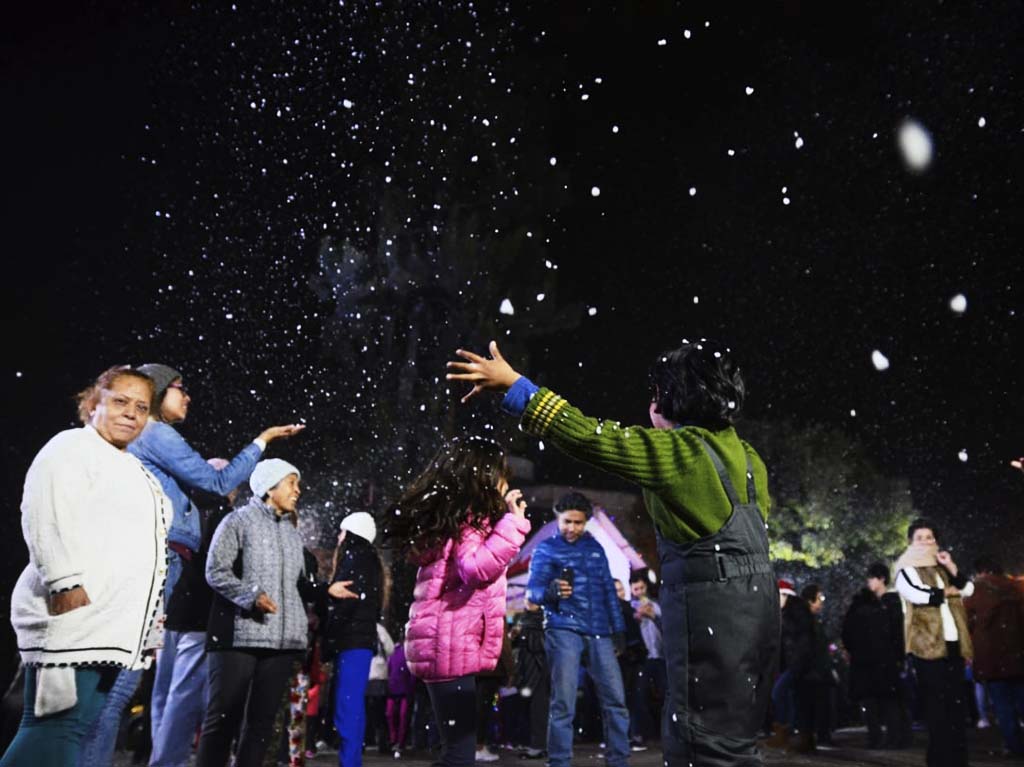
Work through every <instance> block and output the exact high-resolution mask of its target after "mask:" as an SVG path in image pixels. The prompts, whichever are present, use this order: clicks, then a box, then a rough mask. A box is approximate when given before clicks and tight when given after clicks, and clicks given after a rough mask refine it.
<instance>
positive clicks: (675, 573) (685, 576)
mask: <svg viewBox="0 0 1024 767" xmlns="http://www.w3.org/2000/svg"><path fill="white" fill-rule="evenodd" d="M701 443H702V444H703V445H704V449H705V450H706V451H707V453H708V456H709V457H710V458H711V461H712V463H714V465H715V470H716V471H717V472H718V477H719V479H720V480H721V482H722V488H723V489H724V490H725V494H726V495H727V496H728V498H729V502H730V503H731V504H732V514H731V515H730V516H729V519H728V520H727V521H726V523H725V524H724V525H723V526H722V529H721V530H719V531H718V532H716V533H714V534H712V535H709V536H707V537H705V538H701V539H699V540H696V541H693V542H691V543H686V544H680V543H674V542H672V541H669V540H666V539H664V538H663V537H662V536H661V535H660V534H659V535H658V554H659V556H660V557H661V572H662V587H661V610H662V630H663V640H664V652H665V664H666V670H667V672H668V694H667V696H666V699H665V715H664V720H663V722H662V734H663V737H662V749H663V751H664V755H665V764H666V765H667V767H708V766H713V767H724V766H725V765H730V766H731V765H760V764H762V761H761V755H760V754H759V752H758V750H757V740H756V738H757V733H758V730H759V729H760V727H761V724H762V722H763V721H764V716H765V711H766V708H767V705H768V701H769V698H770V693H771V688H772V677H773V675H774V673H775V666H776V663H777V660H778V655H779V632H780V625H779V620H780V619H779V595H778V591H777V588H776V583H775V576H774V575H773V572H772V565H771V562H770V561H769V559H768V534H767V528H766V526H765V523H764V519H763V517H762V516H761V511H760V510H759V509H758V507H757V493H756V491H755V489H754V474H753V468H752V466H751V464H750V456H749V455H748V456H747V503H741V502H740V499H739V496H738V495H737V493H736V489H735V488H734V487H733V485H732V482H731V481H730V479H729V475H728V473H727V472H726V470H725V466H724V465H723V464H722V460H721V458H719V456H718V454H717V453H716V452H715V451H714V450H713V449H712V448H711V446H710V445H708V443H707V442H705V441H704V440H701Z"/></svg>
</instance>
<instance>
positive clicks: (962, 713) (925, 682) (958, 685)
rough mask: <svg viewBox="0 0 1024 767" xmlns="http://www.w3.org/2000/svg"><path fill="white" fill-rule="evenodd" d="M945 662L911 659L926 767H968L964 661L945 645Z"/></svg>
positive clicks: (958, 652)
mask: <svg viewBox="0 0 1024 767" xmlns="http://www.w3.org/2000/svg"><path fill="white" fill-rule="evenodd" d="M946 646H947V648H949V652H947V655H946V657H945V658H938V659H936V660H924V659H923V658H918V657H915V658H914V671H915V672H916V673H917V684H918V690H919V692H920V695H921V699H922V703H924V717H925V722H926V723H927V725H928V753H927V757H926V764H927V765H928V767H967V700H966V693H967V685H965V684H964V660H963V658H961V657H960V651H959V648H958V647H957V645H956V643H952V642H947V643H946Z"/></svg>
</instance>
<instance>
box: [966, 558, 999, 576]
mask: <svg viewBox="0 0 1024 767" xmlns="http://www.w3.org/2000/svg"><path fill="white" fill-rule="evenodd" d="M974 572H976V573H992V574H993V575H1002V574H1003V573H1004V572H1005V570H1003V566H1002V565H1001V564H999V560H998V559H996V558H995V557H993V556H991V555H989V554H983V555H981V556H980V557H978V558H977V559H975V560H974Z"/></svg>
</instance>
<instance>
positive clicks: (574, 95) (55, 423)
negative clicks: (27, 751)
mask: <svg viewBox="0 0 1024 767" xmlns="http://www.w3.org/2000/svg"><path fill="white" fill-rule="evenodd" d="M722 5H724V4H706V5H701V4H691V3H686V4H679V5H677V4H673V3H667V2H630V3H609V4H606V3H593V4H590V5H588V4H584V3H577V2H561V3H557V4H553V3H514V4H509V5H499V6H492V5H491V4H487V3H483V4H474V3H467V2H451V3H425V2H408V3H392V4H369V3H354V2H351V1H350V0H345V1H344V2H334V3H330V4H327V3H308V4H307V3H290V2H289V3H285V2H276V3H248V2H238V3H236V4H234V5H232V4H229V3H224V4H217V5H216V7H214V6H213V5H209V6H207V5H206V4H203V6H202V7H199V6H195V7H193V6H189V5H187V4H184V3H161V4H157V5H156V6H154V7H152V8H148V7H143V6H142V5H141V4H140V5H128V6H118V5H115V4H96V3H81V4H75V5H71V4H68V5H67V6H66V7H65V8H63V9H54V8H39V9H35V10H26V9H25V8H21V9H19V10H16V11H12V10H8V11H7V13H6V14H5V15H6V16H7V18H6V19H5V23H4V24H3V25H2V26H3V29H2V32H0V35H2V49H0V88H2V91H0V99H2V102H0V103H2V104H3V118H2V126H3V127H2V130H3V140H2V146H3V151H4V163H3V167H4V173H3V178H4V183H3V185H2V188H3V191H2V194H3V201H2V206H0V210H2V211H3V213H2V216H3V233H4V259H3V264H4V270H5V279H4V281H3V282H4V286H3V290H4V297H3V302H2V304H3V312H4V328H5V334H4V335H5V342H6V353H5V354H4V357H3V363H2V366H0V380H2V382H3V389H4V391H5V393H6V396H5V398H4V401H5V403H6V405H5V408H4V425H5V428H4V432H5V436H6V439H5V440H4V443H3V446H4V453H3V470H4V478H5V479H6V481H7V485H8V487H10V488H12V491H11V493H10V496H11V497H10V500H9V502H8V504H7V507H8V508H7V513H6V516H5V519H6V521H5V522H4V536H3V540H4V544H3V546H4V549H3V553H4V561H5V562H6V564H5V566H4V571H3V579H4V584H5V585H4V588H3V590H4V591H5V592H9V586H10V584H12V583H13V579H14V577H16V574H17V572H18V571H19V570H20V569H21V567H22V566H23V563H24V561H25V550H24V546H23V544H22V541H21V536H20V531H19V528H18V510H17V505H18V499H19V497H20V488H21V483H22V480H23V478H24V473H25V470H26V469H27V467H28V464H29V462H30V461H31V459H32V457H33V455H34V454H35V452H36V451H37V450H38V449H39V448H40V447H41V446H42V445H43V443H44V442H45V441H46V440H47V439H48V438H49V437H50V436H52V434H54V433H55V432H57V431H58V430H60V429H63V428H66V427H68V426H69V425H71V422H72V419H73V415H74V408H73V404H72V401H71V395H72V394H73V393H74V392H75V391H77V390H78V389H80V388H82V387H83V386H85V385H86V384H87V383H88V382H89V381H90V380H91V378H92V377H93V376H94V375H95V374H96V373H98V372H99V371H100V370H101V369H103V368H105V367H107V366H108V365H111V364H114V363H120V362H132V363H141V362H149V361H163V362H167V363H169V364H172V365H174V366H175V367H177V368H179V369H180V370H182V371H183V372H184V373H185V378H186V383H187V384H188V385H189V389H190V392H191V393H192V395H193V398H194V402H193V407H192V413H191V415H190V420H189V422H188V423H187V424H186V425H185V426H184V427H183V431H184V433H185V434H186V436H187V437H188V438H189V439H191V440H192V441H193V442H194V444H196V445H197V446H198V447H199V448H201V449H202V451H203V452H204V453H205V454H208V455H210V454H217V455H227V454H228V453H230V452H231V451H233V450H237V449H238V448H239V447H241V445H242V444H243V443H244V442H245V441H247V440H249V439H251V438H252V437H254V436H255V435H256V434H257V433H258V432H259V431H260V430H261V429H262V428H264V427H265V426H268V425H271V424H272V423H278V422H290V421H293V420H297V419H304V420H305V421H306V422H307V423H308V424H309V429H308V431H307V433H306V434H305V435H303V436H302V437H301V438H300V439H298V440H296V441H294V442H292V443H291V444H288V445H280V446H279V445H275V446H274V448H273V453H274V454H276V455H281V456H286V457H288V458H290V459H292V460H294V461H295V462H296V463H297V464H299V465H300V466H301V467H303V469H304V471H305V472H306V474H307V476H308V479H309V484H310V487H311V489H312V492H311V494H310V495H309V496H308V500H309V505H310V506H312V507H314V508H317V507H320V508H326V507H325V506H324V504H326V503H328V502H330V503H332V504H333V505H332V507H331V508H350V507H352V506H355V505H360V504H369V505H370V507H371V508H374V509H377V510H379V507H380V502H381V496H382V495H384V496H387V495H388V494H389V493H391V492H393V491H394V488H395V487H397V486H399V485H400V483H401V480H402V479H403V478H404V477H407V476H408V472H409V471H410V470H411V469H413V468H415V467H416V466H417V465H419V463H421V462H422V460H423V457H424V454H426V453H429V452H430V451H431V449H432V448H433V446H434V445H436V441H437V440H436V435H437V432H439V431H440V432H450V431H459V430H462V429H469V430H472V431H475V432H480V431H487V430H493V431H495V432H496V433H498V434H499V435H500V436H502V437H504V438H507V439H511V440H513V445H514V446H515V447H516V449H517V450H518V451H519V452H521V453H523V454H525V455H527V456H528V457H530V458H531V459H533V460H534V461H535V462H536V463H537V465H538V471H539V473H540V477H541V478H542V479H545V480H547V481H551V482H557V483H563V484H569V483H573V482H581V483H584V484H590V485H595V486H607V487H615V488H618V487H621V484H620V483H617V482H616V481H614V480H611V479H609V478H607V477H603V476H602V475H600V474H599V473H597V472H594V471H591V470H589V469H585V468H584V469H581V467H579V466H578V465H576V464H573V463H571V462H568V461H566V460H565V459H563V458H561V457H560V456H557V455H555V451H553V450H552V449H548V450H545V451H542V450H541V449H540V446H539V445H537V444H536V442H526V441H525V440H524V439H523V438H522V437H519V436H517V435H515V434H514V430H513V429H512V428H511V425H510V424H509V422H508V421H505V420H503V419H502V417H501V416H500V415H498V414H497V410H496V407H495V403H494V402H491V401H488V402H483V401H479V402H478V403H476V404H475V405H474V406H472V407H471V408H468V409H467V408H461V407H459V406H458V405H457V402H456V399H455V396H454V393H452V394H449V393H448V392H447V391H446V390H445V386H444V381H443V379H442V380H441V381H440V382H435V380H434V379H435V378H436V377H439V376H443V361H444V360H445V359H447V358H448V357H449V356H450V350H451V349H452V348H454V346H455V345H457V344H467V345H473V346H475V347H481V346H483V344H484V343H485V342H486V340H487V339H488V337H489V336H491V335H494V336H496V337H497V338H499V339H505V345H504V347H503V348H506V353H507V356H509V357H510V358H511V359H512V360H513V362H515V361H519V362H520V363H521V364H522V365H523V367H524V369H525V371H526V372H528V373H530V374H531V376H532V377H533V378H534V379H535V380H538V381H540V382H543V383H548V384H550V385H551V386H552V387H553V388H555V389H557V390H558V391H560V392H562V393H564V394H565V395H566V396H568V397H569V399H570V400H571V401H573V402H574V404H578V405H579V406H580V407H581V408H583V409H584V411H585V412H592V413H594V414H597V415H603V416H608V417H612V418H617V419H621V420H623V421H629V422H643V421H644V419H645V418H646V396H647V390H646V370H647V367H648V365H649V363H650V361H651V360H652V359H653V357H654V355H655V354H656V353H657V352H659V351H661V350H662V349H664V348H670V347H672V346H675V345H676V344H677V343H678V342H679V340H680V339H681V338H683V337H690V338H694V337H699V336H703V335H706V336H714V337H717V338H721V339H723V340H725V341H726V342H727V343H729V344H730V345H731V346H732V348H733V350H734V352H735V353H736V354H737V355H738V356H739V358H740V360H741V362H742V365H743V368H744V372H745V375H746V379H747V383H748V387H749V391H750V396H749V399H748V402H747V407H746V412H745V415H746V416H747V417H749V418H751V419H755V420H757V421H758V422H762V423H771V422H772V421H773V420H779V421H789V422H795V423H812V422H814V423H825V424H829V425H832V426H835V427H837V428H839V429H842V430H843V431H844V432H846V433H848V434H849V435H850V438H851V439H855V440H857V441H858V442H861V443H863V444H864V445H865V446H866V447H867V448H868V450H869V451H870V453H871V455H872V456H873V457H874V458H875V460H876V461H877V463H878V464H879V465H880V466H881V467H882V468H883V470H884V471H886V472H887V473H890V474H891V475H892V476H894V477H905V478H906V479H908V480H909V482H910V486H911V490H912V493H913V500H914V505H915V507H916V508H917V509H919V510H921V511H923V512H926V513H927V514H929V515H931V516H934V517H936V518H937V519H938V520H940V522H941V523H942V524H943V525H944V526H945V527H946V528H947V529H948V530H949V536H948V540H951V542H959V545H958V546H957V547H956V549H957V551H966V552H967V553H966V554H965V556H971V555H973V554H974V553H978V552H980V550H981V549H983V548H989V547H994V548H996V549H997V550H999V551H1001V552H1002V553H1003V554H1004V555H1010V556H1012V557H1015V559H1014V560H1013V561H1014V563H1015V564H1016V565H1018V566H1019V565H1021V564H1022V562H1024V560H1022V558H1021V554H1020V548H1019V546H1020V542H1021V541H1022V540H1024V538H1022V533H1024V523H1022V522H1021V505H1022V501H1024V477H1022V476H1021V475H1020V474H1019V473H1017V472H1014V471H1013V470H1012V469H1010V468H1009V466H1008V461H1009V459H1011V458H1013V457H1015V456H1017V455H1019V454H1021V453H1024V438H1022V435H1021V433H1020V424H1021V423H1022V416H1024V407H1022V404H1021V397H1020V394H1019V384H1020V378H1021V375H1020V374H1021V366H1020V364H1019V362H1018V355H1017V352H1018V350H1019V348H1020V344H1021V329H1020V324H1021V318H1020V316H1019V310H1020V309H1021V306H1020V303H1021V301H1020V289H1021V287H1020V276H1021V273H1022V269H1024V268H1022V266H1021V259H1020V248H1021V240H1020V237H1019V224H1015V223H1014V222H1016V221H1019V219H1020V211H1021V207H1022V202H1024V199H1022V191H1021V174H1020V170H1021V168H1022V163H1021V151H1022V150H1021V133H1022V130H1024V98H1022V97H1024V92H1022V90H1024V89H1022V86H1021V81H1020V71H1021V55H1020V45H1019V41H1020V40H1021V35H1022V29H1021V25H1022V21H1021V15H1020V7H1019V4H1018V3H1010V2H993V3H986V4H973V3H972V4H967V3H939V2H915V3H911V2H867V3H858V4H853V3H844V4H841V5H840V4H834V3H827V4H826V3H810V2H796V1H792V2H765V3H758V4H752V5H751V7H749V8H748V7H746V6H740V5H736V6H733V7H731V8H728V7H726V8H723V7H719V6H722ZM841 9H844V10H841ZM687 30H689V36H687V35H686V31H687ZM661 40H664V44H659V41H661ZM598 79H599V80H600V82H598V81H597V80H598ZM750 88H752V89H753V91H752V92H751V93H749V94H748V92H747V90H748V89H750ZM584 97H586V98H584ZM907 117H912V118H914V119H916V120H918V121H920V122H921V124H923V125H924V126H925V127H926V128H927V129H928V130H929V131H930V133H931V135H932V136H933V138H934V146H935V156H934V160H933V162H932V163H931V166H930V167H929V168H928V169H927V170H926V171H925V172H923V173H921V174H914V173H911V172H909V171H908V170H907V169H906V167H905V166H904V164H903V162H902V161H901V157H900V154H899V150H898V148H897V145H896V140H895V134H896V130H897V128H898V127H899V125H900V123H901V121H902V120H904V119H905V118H907ZM981 118H984V120H983V121H982V119H981ZM980 122H983V123H984V124H983V125H980V124H979V123H980ZM615 128H617V131H616V130H614V129H615ZM798 138H799V139H802V141H799V142H798V141H797V139H798ZM798 143H800V144H801V146H799V147H798V146H797V144H798ZM730 150H731V153H730ZM550 158H555V160H556V162H555V164H554V165H552V164H551V161H550ZM592 187H597V188H598V189H599V190H600V194H599V195H598V196H594V195H593V194H592V191H591V189H592ZM783 188H785V190H786V191H785V192H783V191H782V190H783ZM691 189H693V190H695V193H693V194H691ZM784 198H786V199H788V200H789V204H784ZM346 246H347V249H346ZM546 262H550V266H548V264H547V263H546ZM555 266H557V269H555V268H553V267H555ZM539 293H544V299H543V301H538V300H537V296H538V294H539ZM956 294H963V295H964V296H966V298H967V301H968V306H967V310H966V312H964V313H963V314H962V315H958V314H956V313H954V312H953V311H951V309H950V307H949V301H950V299H951V297H953V296H954V295H956ZM506 297H507V298H509V300H510V301H511V302H512V304H513V305H514V307H515V315H514V316H513V317H508V316H505V315H502V314H500V313H499V305H500V304H501V302H502V300H503V299H504V298H506ZM593 309H596V313H595V312H592V310H593ZM876 349H877V350H880V351H881V352H883V353H884V354H885V355H886V356H887V357H888V358H889V360H890V361H891V367H890V368H889V369H888V370H885V371H881V372H880V371H877V370H876V369H875V368H874V367H873V365H872V362H871V354H872V351H873V350H876ZM851 411H855V415H852V414H851ZM961 450H966V451H967V460H966V461H962V460H961V459H960V458H959V457H958V454H959V452H960V451H961ZM329 513H330V514H335V513H337V512H333V511H332V512H329ZM5 598H6V594H5Z"/></svg>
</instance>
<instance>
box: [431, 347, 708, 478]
mask: <svg viewBox="0 0 1024 767" xmlns="http://www.w3.org/2000/svg"><path fill="white" fill-rule="evenodd" d="M490 353H491V359H486V358H484V357H482V356H480V355H478V354H474V353H473V352H469V351H466V350H464V349H459V350H458V351H457V354H458V355H459V356H460V357H462V360H461V361H455V362H449V363H448V370H449V372H448V375H447V378H448V380H450V381H466V382H468V383H471V384H473V389H472V390H471V391H470V392H469V393H467V394H466V395H465V396H464V397H463V398H462V401H463V402H467V401H468V400H469V399H470V398H471V397H473V396H475V395H477V394H479V393H480V392H481V391H493V392H498V393H504V394H505V400H504V402H503V403H502V406H503V407H504V409H505V410H506V411H507V412H509V413H510V414H512V415H516V416H519V417H520V424H521V426H522V428H523V431H525V432H527V433H528V434H532V435H534V436H537V437H542V438H544V439H549V440H551V442H553V443H554V444H555V446H556V447H558V448H559V449H561V450H563V451H564V452H566V453H568V454H569V455H571V456H573V457H574V458H578V459H579V460H582V461H586V462H587V463H590V464H593V465H594V466H597V467H598V468H601V469H604V470H605V471H607V472H610V473H612V474H615V475H617V476H620V477H622V478H623V479H626V480H629V481H631V482H635V483H637V484H639V485H641V486H644V487H650V488H652V489H654V488H661V487H662V486H663V485H664V484H665V483H666V482H669V481H678V479H679V478H680V474H681V473H685V467H687V466H689V465H691V464H692V463H693V462H695V461H699V460H701V459H702V457H703V456H702V453H701V447H700V445H699V444H698V443H697V442H696V441H693V442H692V444H691V442H690V441H689V440H677V439H674V438H673V437H672V435H671V434H670V433H669V432H666V431H664V430H661V429H654V428H644V427H639V426H627V427H622V426H620V425H619V424H618V423H617V422H615V421H601V420H598V419H596V418H591V417H589V416H586V415H584V414H583V413H582V412H580V410H579V409H577V408H575V407H573V406H572V405H570V404H569V403H568V401H566V399H565V398H564V397H560V396H559V395H557V394H555V393H554V392H553V391H551V390H550V389H546V388H538V387H537V386H536V385H535V384H533V382H532V381H530V380H529V379H527V378H524V377H523V376H522V375H521V374H520V373H518V372H517V371H516V370H514V369H513V368H512V366H511V365H509V363H508V362H506V361H505V358H504V357H502V356H501V352H500V351H499V349H498V345H497V343H495V342H494V341H492V342H491V344H490ZM681 467H682V471H681Z"/></svg>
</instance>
